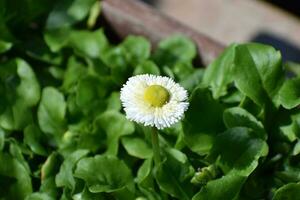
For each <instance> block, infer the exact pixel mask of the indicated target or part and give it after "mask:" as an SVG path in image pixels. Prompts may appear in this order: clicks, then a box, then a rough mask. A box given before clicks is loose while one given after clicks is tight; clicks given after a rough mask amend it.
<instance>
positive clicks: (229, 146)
mask: <svg viewBox="0 0 300 200" xmlns="http://www.w3.org/2000/svg"><path fill="white" fill-rule="evenodd" d="M267 153H268V145H267V144H266V142H265V141H264V140H262V139H260V138H258V137H257V136H256V135H255V134H254V133H253V132H252V131H251V129H249V128H244V127H236V128H231V129H228V130H227V131H225V132H224V133H221V134H219V135H218V136H217V137H216V139H215V142H214V146H213V148H212V155H214V156H215V157H219V158H218V163H219V164H220V167H221V168H222V170H223V171H224V172H229V171H230V170H236V171H237V172H238V173H239V174H240V175H243V176H249V175H250V173H251V172H252V171H253V170H254V169H255V168H256V167H257V165H258V159H259V158H260V157H262V156H266V155H267Z"/></svg>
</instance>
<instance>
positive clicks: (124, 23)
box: [102, 0, 224, 65]
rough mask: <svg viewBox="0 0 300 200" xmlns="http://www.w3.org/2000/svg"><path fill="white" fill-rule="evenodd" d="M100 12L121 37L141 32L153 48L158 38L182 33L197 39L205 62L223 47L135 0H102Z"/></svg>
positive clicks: (210, 59)
mask: <svg viewBox="0 0 300 200" xmlns="http://www.w3.org/2000/svg"><path fill="white" fill-rule="evenodd" d="M102 14H103V16H104V19H105V21H107V23H108V24H109V25H110V26H111V28H112V29H113V30H114V31H115V32H116V33H117V34H118V35H119V36H120V37H122V38H124V37H126V36H127V35H130V34H134V35H142V36H145V37H147V38H148V39H149V40H150V41H151V43H152V44H153V46H154V48H155V46H156V45H157V43H158V41H160V40H161V39H163V38H165V37H167V36H170V35H173V34H178V33H180V34H184V35H186V36H188V37H190V38H191V39H192V40H194V42H195V43H196V45H197V47H198V52H199V56H200V59H201V61H202V62H203V64H204V65H208V64H209V63H210V62H211V61H212V60H213V59H214V58H215V57H216V56H217V55H219V54H220V52H221V51H222V50H223V48H224V47H223V46H222V45H221V44H219V43H218V42H215V41H214V40H212V39H210V38H209V37H207V36H205V35H203V34H201V33H199V32H197V31H195V30H194V29H192V28H190V27H188V26H186V25H183V24H181V23H180V22H178V21H176V20H174V19H172V18H170V17H167V16H166V15H164V14H162V13H160V12H159V11H157V10H154V9H153V8H151V7H150V6H148V5H146V4H144V3H142V2H139V1H137V0H103V1H102Z"/></svg>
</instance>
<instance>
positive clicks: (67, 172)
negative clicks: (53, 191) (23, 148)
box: [55, 149, 89, 190]
mask: <svg viewBox="0 0 300 200" xmlns="http://www.w3.org/2000/svg"><path fill="white" fill-rule="evenodd" d="M88 153H89V151H88V150H80V149H79V150H77V151H75V152H73V153H72V154H71V155H69V156H68V157H67V158H66V159H65V160H64V162H63V163H62V165H61V167H60V170H59V173H58V174H57V175H56V176H55V183H56V186H57V187H68V188H69V189H71V190H73V189H74V188H75V179H74V177H73V169H74V168H75V166H76V163H77V162H78V161H79V160H80V159H82V158H83V157H85V156H86V155H87V154H88Z"/></svg>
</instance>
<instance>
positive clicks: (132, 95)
mask: <svg viewBox="0 0 300 200" xmlns="http://www.w3.org/2000/svg"><path fill="white" fill-rule="evenodd" d="M120 98H121V101H122V105H123V107H124V110H125V112H126V117H127V118H128V119H129V120H131V121H135V122H138V123H142V124H144V125H145V126H152V127H153V126H155V127H156V128H158V129H163V128H166V127H170V126H171V125H173V124H174V123H176V122H178V121H179V120H180V119H181V118H182V117H183V114H184V112H185V111H186V110H187V108H188V105H189V103H188V102H187V98H188V94H187V91H186V90H185V89H184V88H183V87H181V86H180V85H179V84H177V83H175V82H174V81H173V80H172V79H171V78H168V77H163V76H155V75H149V74H143V75H137V76H133V77H131V78H129V79H128V81H127V82H126V83H125V84H124V85H123V88H122V89H121V95H120Z"/></svg>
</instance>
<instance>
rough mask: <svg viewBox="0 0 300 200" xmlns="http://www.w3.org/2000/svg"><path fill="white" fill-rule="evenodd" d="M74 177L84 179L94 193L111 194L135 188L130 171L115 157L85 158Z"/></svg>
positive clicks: (79, 163)
mask: <svg viewBox="0 0 300 200" xmlns="http://www.w3.org/2000/svg"><path fill="white" fill-rule="evenodd" d="M74 175H75V177H77V178H80V179H83V180H84V181H85V182H86V184H87V186H88V188H89V191H90V192H92V193H98V192H107V193H111V192H115V191H118V190H121V189H123V188H124V187H127V188H129V189H132V187H133V178H132V175H131V171H130V169H129V168H128V167H127V166H126V165H125V163H124V162H123V161H121V160H119V159H118V158H116V157H114V156H103V155H97V156H95V157H91V158H83V159H81V160H80V161H79V162H78V163H77V167H76V170H75V174H74Z"/></svg>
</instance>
